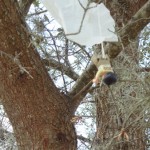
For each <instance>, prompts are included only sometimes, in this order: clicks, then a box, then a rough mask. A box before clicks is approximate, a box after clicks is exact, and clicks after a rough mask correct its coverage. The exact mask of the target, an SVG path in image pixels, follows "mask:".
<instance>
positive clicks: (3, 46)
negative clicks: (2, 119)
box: [0, 0, 76, 150]
mask: <svg viewBox="0 0 150 150" xmlns="http://www.w3.org/2000/svg"><path fill="white" fill-rule="evenodd" d="M0 10H1V11H0V35H1V36H0V54H1V55H0V68H1V70H0V83H1V85H0V96H1V99H2V103H3V105H4V108H5V111H6V112H7V114H8V117H9V119H10V121H11V123H12V126H13V129H14V133H15V136H16V140H17V143H18V147H19V149H20V150H31V149H34V150H50V149H52V150H75V149H76V134H75V130H74V127H73V125H72V123H71V122H70V119H71V115H72V114H71V110H70V109H69V107H70V106H69V104H70V103H69V102H68V100H67V99H65V98H64V97H63V96H62V95H61V94H60V93H59V91H58V90H57V88H56V87H55V85H54V83H53V82H52V80H51V79H50V77H49V75H48V73H47V71H46V69H45V67H44V65H43V64H42V61H41V59H40V57H39V55H38V53H37V51H36V50H35V48H34V47H33V46H32V44H31V43H30V36H29V34H28V31H27V29H26V26H25V23H24V22H23V20H22V19H21V13H20V12H19V7H18V3H17V2H15V1H13V0H11V1H5V0H0Z"/></svg>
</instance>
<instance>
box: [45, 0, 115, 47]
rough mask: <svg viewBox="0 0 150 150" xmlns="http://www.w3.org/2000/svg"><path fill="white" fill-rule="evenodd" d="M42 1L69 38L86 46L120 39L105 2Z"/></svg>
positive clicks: (82, 0) (77, 0)
mask: <svg viewBox="0 0 150 150" xmlns="http://www.w3.org/2000/svg"><path fill="white" fill-rule="evenodd" d="M42 3H43V4H44V6H45V7H46V8H47V10H48V11H49V12H50V14H51V15H52V16H53V18H54V19H55V20H56V21H57V22H58V23H59V24H60V25H61V26H62V28H63V29H64V31H65V34H66V37H67V38H68V39H70V40H72V41H74V42H76V43H78V44H80V45H85V46H92V45H94V44H100V43H102V42H104V41H107V42H116V41H118V38H117V35H116V34H115V33H114V32H115V22H114V20H113V18H112V17H111V15H110V12H109V10H108V9H107V8H106V7H105V5H104V4H103V3H101V4H96V3H94V2H92V3H89V2H88V0H42Z"/></svg>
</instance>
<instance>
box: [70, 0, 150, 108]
mask: <svg viewBox="0 0 150 150" xmlns="http://www.w3.org/2000/svg"><path fill="white" fill-rule="evenodd" d="M149 8H150V0H149V1H148V2H147V3H146V4H145V5H144V6H143V7H142V8H141V9H140V10H139V11H138V12H137V13H136V14H135V15H134V17H133V18H132V19H131V20H130V21H129V22H128V23H127V25H126V26H125V27H124V28H123V29H122V30H121V31H120V32H119V33H118V34H119V37H121V42H122V43H121V42H118V43H109V44H107V46H106V51H107V52H108V55H109V56H110V58H115V57H116V56H117V55H118V54H119V53H120V52H121V50H122V45H123V46H124V47H125V46H127V45H128V44H129V43H130V42H131V41H132V40H134V39H135V38H136V37H137V36H138V34H139V32H140V31H141V30H142V29H143V28H144V27H145V26H146V25H147V24H148V23H149V21H150V9H149ZM96 71H97V68H96V66H95V65H94V64H90V66H89V67H88V68H87V70H86V71H85V72H83V74H82V75H81V76H80V78H78V80H77V81H76V84H75V85H74V87H73V88H72V90H71V91H70V94H69V95H70V96H71V97H74V96H75V95H76V94H77V93H79V92H80V91H81V90H82V89H83V88H84V86H85V85H87V84H88V83H89V82H90V81H91V80H92V79H93V78H94V75H95V73H96ZM87 92H88V89H87V91H86V92H85V91H84V90H83V93H80V97H79V98H78V99H76V102H75V101H73V104H72V105H74V106H73V107H74V109H73V110H76V108H77V105H78V104H80V101H81V100H82V99H83V98H84V96H85V95H86V94H87Z"/></svg>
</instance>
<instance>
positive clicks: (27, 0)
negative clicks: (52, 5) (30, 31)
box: [20, 0, 35, 16]
mask: <svg viewBox="0 0 150 150" xmlns="http://www.w3.org/2000/svg"><path fill="white" fill-rule="evenodd" d="M34 1H35V0H21V1H20V8H21V11H22V13H23V16H26V15H27V14H28V12H29V9H30V6H31V4H32V3H33V2H34Z"/></svg>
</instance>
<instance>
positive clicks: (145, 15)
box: [106, 0, 150, 58]
mask: <svg viewBox="0 0 150 150" xmlns="http://www.w3.org/2000/svg"><path fill="white" fill-rule="evenodd" d="M149 22H150V0H149V1H148V2H147V3H146V4H145V5H144V6H143V7H142V8H141V9H140V10H139V11H138V12H137V13H136V14H135V15H134V16H133V17H132V19H131V20H130V21H129V22H128V23H127V25H126V26H125V27H124V28H123V29H121V30H120V31H119V33H118V35H119V37H120V39H121V41H120V43H109V44H108V45H107V47H106V51H107V52H108V54H109V56H110V58H115V57H116V56H117V55H118V54H119V53H120V52H121V50H122V45H123V47H126V46H127V45H128V44H129V43H130V42H132V41H134V40H135V38H136V37H137V36H138V34H139V33H140V31H141V30H142V29H143V28H144V27H145V26H146V25H147V24H148V23H149Z"/></svg>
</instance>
